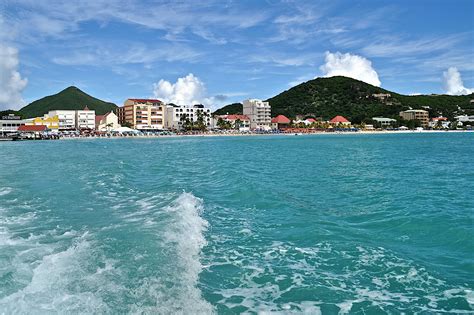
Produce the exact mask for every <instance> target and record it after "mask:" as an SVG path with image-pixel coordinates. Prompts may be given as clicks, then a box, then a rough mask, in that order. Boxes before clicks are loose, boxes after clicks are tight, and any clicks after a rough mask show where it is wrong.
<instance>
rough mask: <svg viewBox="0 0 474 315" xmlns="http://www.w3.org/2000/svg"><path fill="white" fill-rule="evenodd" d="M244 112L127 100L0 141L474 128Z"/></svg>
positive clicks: (419, 113) (16, 131) (55, 115)
mask: <svg viewBox="0 0 474 315" xmlns="http://www.w3.org/2000/svg"><path fill="white" fill-rule="evenodd" d="M242 104H243V113H242V114H226V115H213V114H212V113H211V109H210V108H207V107H205V106H204V105H201V104H198V105H191V106H183V105H175V104H165V103H164V102H162V101H160V100H158V99H135V98H130V99H127V100H126V101H125V102H124V104H123V106H121V107H118V108H117V109H116V110H115V112H114V111H111V112H108V113H106V114H105V115H96V113H95V111H94V110H91V109H89V108H88V107H87V105H86V106H85V107H84V108H83V109H82V110H51V111H49V112H48V113H47V114H45V115H44V116H42V117H35V118H29V119H21V117H19V116H15V115H14V114H10V115H6V116H2V117H1V119H0V137H1V138H2V139H8V140H22V139H58V138H67V137H112V136H117V137H123V136H158V135H160V136H163V135H173V134H179V135H196V134H216V135H217V134H274V133H280V134H307V133H321V132H360V131H366V132H369V131H373V132H377V131H387V130H389V131H403V130H409V129H414V130H417V131H421V130H448V129H458V130H465V129H467V130H471V125H470V123H471V122H473V123H474V116H469V115H461V116H456V117H455V120H454V121H449V120H448V119H447V118H446V117H433V118H431V119H430V117H429V112H428V111H427V110H422V109H410V110H406V111H402V112H400V117H401V119H402V120H403V121H405V122H411V124H410V126H411V128H409V127H407V126H404V125H399V124H398V121H397V120H396V119H393V118H386V117H372V122H373V123H372V124H361V125H353V124H352V123H351V122H350V121H349V120H348V119H347V118H345V117H343V116H340V115H337V116H335V117H333V118H332V119H330V120H323V119H322V118H319V117H302V116H297V117H291V118H289V117H286V116H284V115H277V116H276V117H271V106H270V104H269V102H265V101H262V100H259V99H248V100H244V101H243V103H242Z"/></svg>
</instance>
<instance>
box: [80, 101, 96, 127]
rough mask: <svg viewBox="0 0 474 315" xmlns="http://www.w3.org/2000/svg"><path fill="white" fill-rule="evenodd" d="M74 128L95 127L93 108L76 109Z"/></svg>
mask: <svg viewBox="0 0 474 315" xmlns="http://www.w3.org/2000/svg"><path fill="white" fill-rule="evenodd" d="M76 129H78V130H81V129H95V110H90V109H89V108H88V107H87V106H86V107H85V108H84V109H83V110H76Z"/></svg>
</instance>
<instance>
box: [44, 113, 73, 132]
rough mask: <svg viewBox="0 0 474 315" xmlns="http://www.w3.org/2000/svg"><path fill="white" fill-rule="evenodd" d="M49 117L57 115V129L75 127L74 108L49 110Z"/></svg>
mask: <svg viewBox="0 0 474 315" xmlns="http://www.w3.org/2000/svg"><path fill="white" fill-rule="evenodd" d="M48 116H49V117H54V116H58V118H59V130H61V131H62V130H74V129H76V111H75V110H50V111H49V112H48Z"/></svg>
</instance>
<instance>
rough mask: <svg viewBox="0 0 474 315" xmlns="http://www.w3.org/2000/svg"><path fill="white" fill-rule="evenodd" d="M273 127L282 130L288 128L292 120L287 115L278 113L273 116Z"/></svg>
mask: <svg viewBox="0 0 474 315" xmlns="http://www.w3.org/2000/svg"><path fill="white" fill-rule="evenodd" d="M271 121H272V129H273V130H281V129H285V128H288V127H289V126H290V123H291V120H290V119H289V118H288V117H286V116H285V115H278V116H276V117H274V118H272V120H271Z"/></svg>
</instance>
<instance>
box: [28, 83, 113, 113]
mask: <svg viewBox="0 0 474 315" xmlns="http://www.w3.org/2000/svg"><path fill="white" fill-rule="evenodd" d="M86 106H87V107H88V108H89V109H93V110H95V112H96V114H97V115H103V114H105V113H107V112H110V111H112V110H114V109H115V108H117V105H115V104H114V103H109V102H104V101H102V100H100V99H97V98H95V97H92V96H90V95H89V94H86V93H84V92H83V91H81V90H80V89H78V88H77V87H75V86H70V87H68V88H66V89H64V90H62V91H61V92H59V93H58V94H54V95H50V96H46V97H43V98H42V99H39V100H37V101H34V102H33V103H30V104H28V105H27V106H25V107H23V108H22V109H20V112H21V113H22V115H23V116H25V117H27V118H30V117H38V116H43V115H44V114H47V113H48V112H49V111H50V110H55V109H66V110H79V109H83V108H84V107H86Z"/></svg>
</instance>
